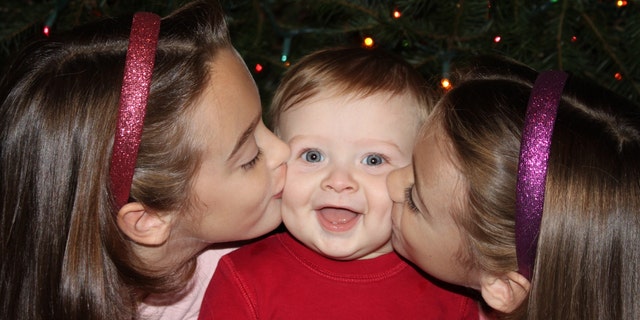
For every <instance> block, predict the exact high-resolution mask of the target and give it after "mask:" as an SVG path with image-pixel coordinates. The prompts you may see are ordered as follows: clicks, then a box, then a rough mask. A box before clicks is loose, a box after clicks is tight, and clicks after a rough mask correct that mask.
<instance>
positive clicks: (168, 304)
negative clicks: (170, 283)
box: [138, 248, 236, 320]
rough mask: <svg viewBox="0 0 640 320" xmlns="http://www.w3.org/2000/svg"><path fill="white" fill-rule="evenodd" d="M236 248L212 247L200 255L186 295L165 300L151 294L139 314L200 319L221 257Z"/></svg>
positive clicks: (162, 318) (142, 316) (161, 319)
mask: <svg viewBox="0 0 640 320" xmlns="http://www.w3.org/2000/svg"><path fill="white" fill-rule="evenodd" d="M234 249H236V248H221V249H210V250H207V251H205V252H203V253H202V254H201V255H200V256H198V265H197V267H196V272H195V274H194V277H193V279H191V283H190V284H189V286H188V287H187V288H189V289H188V291H187V292H186V294H184V295H180V296H179V297H176V298H175V300H174V301H163V300H161V299H158V298H157V297H154V296H150V297H148V298H147V299H145V301H144V302H143V303H142V304H141V305H140V307H139V309H138V316H139V317H140V319H148V320H156V319H159V320H176V319H193V320H195V319H198V314H199V313H200V304H201V303H202V297H203V296H204V292H205V291H206V290H207V286H208V285H209V281H210V280H211V277H212V276H213V271H214V270H215V269H216V266H217V265H218V260H220V258H221V257H222V256H223V255H225V254H227V253H229V252H231V251H233V250H234Z"/></svg>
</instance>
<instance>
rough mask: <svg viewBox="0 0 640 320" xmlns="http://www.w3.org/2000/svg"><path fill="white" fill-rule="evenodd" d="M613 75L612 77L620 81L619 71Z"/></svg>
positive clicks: (620, 74)
mask: <svg viewBox="0 0 640 320" xmlns="http://www.w3.org/2000/svg"><path fill="white" fill-rule="evenodd" d="M613 77H614V78H615V79H616V80H618V81H620V80H622V73H620V72H616V74H614V75H613Z"/></svg>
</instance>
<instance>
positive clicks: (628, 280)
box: [433, 59, 640, 319]
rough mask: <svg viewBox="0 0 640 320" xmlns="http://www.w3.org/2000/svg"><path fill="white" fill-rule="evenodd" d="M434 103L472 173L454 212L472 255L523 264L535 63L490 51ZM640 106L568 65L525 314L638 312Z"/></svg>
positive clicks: (471, 260) (476, 263)
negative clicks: (518, 224) (525, 133)
mask: <svg viewBox="0 0 640 320" xmlns="http://www.w3.org/2000/svg"><path fill="white" fill-rule="evenodd" d="M472 70H473V71H471V72H470V73H466V74H465V75H464V76H463V79H462V82H460V83H459V84H458V85H456V88H455V89H453V90H452V91H450V92H449V93H447V94H446V95H445V97H444V98H443V100H442V101H441V102H440V103H439V104H438V106H437V107H436V111H435V113H434V114H435V115H434V120H433V121H435V123H437V124H438V125H440V126H441V127H442V128H443V130H444V132H445V135H446V137H447V139H448V140H449V141H450V142H451V151H452V152H453V153H454V158H455V162H456V165H457V167H458V169H459V170H460V171H461V172H462V174H463V176H464V177H465V184H466V193H467V202H466V203H464V204H463V206H462V208H461V209H460V212H457V213H455V216H456V220H457V221H458V222H459V223H460V225H461V228H462V229H463V232H462V234H463V236H464V238H465V241H466V244H467V246H466V252H465V254H464V255H463V256H464V259H463V261H464V262H465V263H467V265H469V266H470V267H475V268H480V269H482V270H485V271H489V272H492V273H494V274H501V273H506V272H509V271H515V270H517V269H518V268H517V261H516V254H515V234H514V213H515V190H516V187H515V185H516V172H517V164H518V155H519V150H520V136H521V133H522V127H523V124H524V115H525V110H526V107H527V102H528V99H529V95H530V93H531V87H532V85H533V82H534V80H535V77H536V75H537V73H536V72H535V71H534V70H532V69H529V68H528V67H526V66H523V65H520V64H518V63H516V62H513V61H507V60H503V59H499V60H494V59H487V60H485V61H482V62H480V63H479V64H478V65H476V66H475V67H474V68H472ZM638 159H640V109H639V108H638V107H637V106H634V105H631V104H630V103H629V102H627V101H625V100H624V99H621V98H619V97H616V96H615V95H614V94H612V93H611V92H609V91H607V90H605V89H603V88H600V87H597V86H595V85H592V84H591V83H587V82H585V81H581V80H580V79H577V78H574V77H570V78H569V80H568V82H567V84H566V86H565V89H564V93H563V97H562V101H561V103H560V105H559V109H558V116H557V120H556V123H555V129H554V133H553V138H552V143H551V152H550V157H549V171H548V174H547V184H546V197H545V203H544V213H543V218H542V225H541V230H540V236H539V242H538V254H537V257H536V264H535V267H534V274H533V279H532V287H531V292H530V294H529V298H528V303H525V304H524V305H523V306H521V308H520V310H517V312H515V313H514V314H512V315H509V316H508V317H511V318H521V319H635V318H637V316H638V314H639V313H640V302H638V299H637V297H638V296H640V276H639V275H638V270H640V248H639V246H638V244H639V243H640V161H638Z"/></svg>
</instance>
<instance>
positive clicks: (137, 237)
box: [117, 202, 171, 246]
mask: <svg viewBox="0 0 640 320" xmlns="http://www.w3.org/2000/svg"><path fill="white" fill-rule="evenodd" d="M117 223H118V227H119V228H120V230H122V232H123V233H124V234H126V235H127V237H129V238H130V239H131V240H133V241H135V242H136V243H138V244H141V245H146V246H158V245H161V244H163V243H164V242H165V241H167V239H168V238H169V234H170V232H171V223H170V220H169V219H166V218H165V219H163V217H160V216H159V215H158V214H157V213H154V212H150V211H147V210H145V208H144V206H143V205H142V204H141V203H140V202H130V203H127V204H125V205H124V206H123V207H122V208H120V210H119V211H118V218H117Z"/></svg>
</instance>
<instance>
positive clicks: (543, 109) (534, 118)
mask: <svg viewBox="0 0 640 320" xmlns="http://www.w3.org/2000/svg"><path fill="white" fill-rule="evenodd" d="M567 78H568V75H567V74H566V73H564V72H562V71H545V72H542V73H540V75H538V78H537V79H536V82H535V84H534V85H533V89H532V90H531V97H529V104H528V106H527V112H526V115H525V118H524V129H523V130H522V142H521V146H520V160H519V163H518V181H517V184H516V225H515V232H516V254H517V258H518V269H519V272H520V274H522V275H523V276H525V277H526V278H527V279H529V280H531V276H532V272H533V263H534V261H535V257H536V250H537V245H538V234H539V233H540V222H541V220H542V209H543V204H544V188H545V183H546V177H547V163H548V160H549V151H550V149H551V136H552V134H553V125H554V123H555V120H556V114H557V110H558V104H559V103H560V98H561V97H562V90H563V88H564V84H565V82H566V80H567Z"/></svg>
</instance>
